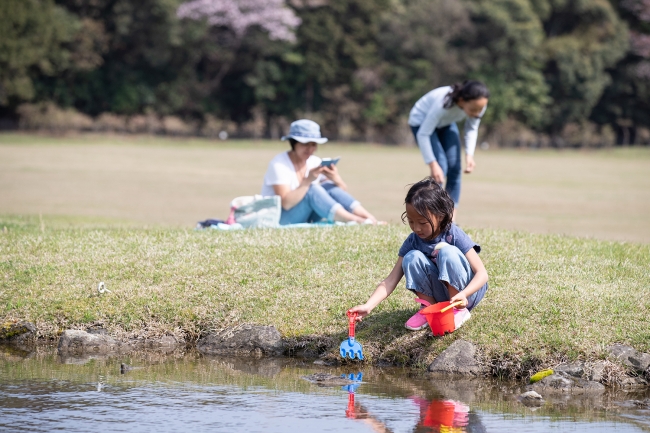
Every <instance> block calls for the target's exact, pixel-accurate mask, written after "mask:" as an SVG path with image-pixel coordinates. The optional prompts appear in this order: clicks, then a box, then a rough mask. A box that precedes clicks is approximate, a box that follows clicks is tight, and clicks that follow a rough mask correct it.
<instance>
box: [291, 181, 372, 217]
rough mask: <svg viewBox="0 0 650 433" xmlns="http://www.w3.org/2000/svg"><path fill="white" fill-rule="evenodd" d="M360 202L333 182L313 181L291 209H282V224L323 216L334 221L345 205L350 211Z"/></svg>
mask: <svg viewBox="0 0 650 433" xmlns="http://www.w3.org/2000/svg"><path fill="white" fill-rule="evenodd" d="M359 204H360V203H359V202H358V201H357V200H355V199H354V197H352V196H351V195H350V194H348V193H347V192H345V191H343V190H342V189H341V188H339V187H338V186H336V185H335V184H334V183H333V182H324V183H322V184H320V185H319V184H316V183H312V184H311V186H310V187H309V190H308V191H307V194H305V197H304V198H303V199H302V200H301V201H300V202H299V203H298V204H297V205H295V206H294V207H292V208H291V209H289V210H285V209H282V215H281V216H280V225H284V224H298V223H308V222H317V221H320V220H322V219H323V218H324V219H326V220H327V221H329V222H332V221H334V215H336V211H337V210H338V209H339V208H340V207H341V206H343V208H344V209H345V210H347V211H348V212H352V211H353V210H354V208H356V207H357V206H359Z"/></svg>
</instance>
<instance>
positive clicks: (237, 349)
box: [196, 324, 284, 356]
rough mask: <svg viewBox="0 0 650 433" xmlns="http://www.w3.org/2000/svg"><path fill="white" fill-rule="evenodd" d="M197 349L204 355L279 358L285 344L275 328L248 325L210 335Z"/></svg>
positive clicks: (203, 339) (202, 339)
mask: <svg viewBox="0 0 650 433" xmlns="http://www.w3.org/2000/svg"><path fill="white" fill-rule="evenodd" d="M196 348H197V350H198V351H199V352H201V353H202V354H204V355H235V356H251V355H252V356H263V355H267V356H279V355H282V352H283V351H284V344H283V343H282V338H281V336H280V332H278V330H277V329H275V327H273V326H259V325H248V324H246V325H241V326H237V327H235V328H231V329H227V330H225V331H222V332H220V333H218V334H209V335H207V336H206V337H204V338H201V339H200V340H199V341H198V342H197V343H196Z"/></svg>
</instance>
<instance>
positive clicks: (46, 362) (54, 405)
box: [0, 348, 650, 433]
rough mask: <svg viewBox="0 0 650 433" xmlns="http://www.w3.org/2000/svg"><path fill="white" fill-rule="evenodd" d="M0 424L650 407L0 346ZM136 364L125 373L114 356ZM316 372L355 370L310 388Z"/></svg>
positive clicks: (589, 427)
mask: <svg viewBox="0 0 650 433" xmlns="http://www.w3.org/2000/svg"><path fill="white" fill-rule="evenodd" d="M0 355H1V356H0V431H17V432H21V431H29V432H44V431H57V430H60V431H67V432H82V431H83V432H86V431H125V432H153V431H155V432H168V431H169V432H171V431H192V432H203V431H210V432H278V433H284V432H290V433H295V432H309V433H316V432H340V431H355V432H395V433H397V432H438V431H440V432H548V431H557V432H567V431H571V432H580V431H589V432H590V433H599V432H606V431H607V432H611V431H617V432H622V433H627V432H630V433H631V432H644V431H645V432H648V431H650V411H648V410H647V409H639V408H638V407H635V406H634V405H633V404H632V403H631V401H632V400H644V399H646V398H649V397H650V395H647V394H639V393H636V394H635V393H622V392H618V393H614V392H610V393H607V394H605V395H603V396H598V397H592V398H577V397H570V396H563V397H558V398H547V401H546V403H545V404H544V405H543V406H542V407H540V408H528V407H526V406H524V405H523V404H522V403H521V402H520V401H519V400H518V398H517V397H518V396H519V395H520V394H521V393H522V392H523V391H525V389H524V387H523V386H521V384H517V383H508V382H499V381H494V380H461V379H455V380H454V379H444V380H442V379H432V378H428V377H426V376H425V375H423V374H420V373H414V372H413V371H409V370H402V369H385V368H382V369H379V368H370V367H363V368H361V369H360V368H359V367H358V366H355V365H350V366H345V367H340V368H331V367H323V366H316V365H314V364H313V363H312V362H311V361H303V360H295V359H263V360H251V359H236V358H211V357H202V356H199V355H197V354H193V353H191V354H178V355H172V356H169V355H167V356H163V355H154V354H147V355H140V356H134V357H121V358H119V357H114V358H105V359H88V358H86V359H75V358H68V359H62V358H59V357H58V356H56V354H55V353H53V352H44V353H32V354H25V353H17V352H14V351H11V350H9V349H8V348H0ZM121 363H126V364H128V365H131V366H134V367H136V368H134V369H133V370H131V371H128V372H126V373H125V374H121V373H120V364H121ZM317 372H325V373H329V374H332V375H336V376H339V375H345V377H350V375H352V376H351V377H352V378H354V379H359V378H360V379H361V381H360V382H355V383H354V384H353V385H348V386H341V385H337V386H328V387H323V386H318V385H317V384H314V383H311V382H308V381H307V380H305V379H304V378H303V377H304V376H307V375H311V374H313V373H317Z"/></svg>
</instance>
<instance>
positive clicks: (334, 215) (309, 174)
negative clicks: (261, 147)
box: [262, 119, 377, 225]
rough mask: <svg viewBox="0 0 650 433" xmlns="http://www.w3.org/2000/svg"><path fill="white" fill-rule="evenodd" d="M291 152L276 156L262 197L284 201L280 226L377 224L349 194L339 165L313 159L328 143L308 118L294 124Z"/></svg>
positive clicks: (266, 176) (291, 131) (291, 132)
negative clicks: (322, 222) (326, 163)
mask: <svg viewBox="0 0 650 433" xmlns="http://www.w3.org/2000/svg"><path fill="white" fill-rule="evenodd" d="M282 140H283V141H284V140H289V143H290V144H291V150H290V151H288V152H282V153H280V154H279V155H277V156H275V158H273V159H272V160H271V162H270V163H269V168H268V170H267V171H266V175H265V176H264V185H263V186H262V195H263V196H271V195H279V196H280V197H281V198H282V215H281V217H280V224H281V225H284V224H296V223H306V222H318V221H320V220H322V219H326V220H327V221H329V222H332V221H345V222H347V221H354V222H357V223H366V224H376V223H377V219H376V218H375V217H374V216H372V215H371V214H370V213H369V212H368V211H367V210H365V209H364V208H363V206H361V203H359V202H358V201H357V200H355V199H354V197H352V196H351V195H350V194H348V193H347V192H346V189H347V187H346V185H345V182H343V179H341V176H340V175H339V172H338V169H337V168H336V165H334V164H333V165H331V166H329V167H325V166H321V159H320V158H319V157H317V156H314V152H316V149H317V147H318V145H319V144H323V143H325V142H327V138H325V137H321V134H320V126H318V124H317V123H316V122H313V121H311V120H307V119H301V120H296V121H295V122H293V123H292V124H291V128H290V130H289V135H287V136H285V137H282Z"/></svg>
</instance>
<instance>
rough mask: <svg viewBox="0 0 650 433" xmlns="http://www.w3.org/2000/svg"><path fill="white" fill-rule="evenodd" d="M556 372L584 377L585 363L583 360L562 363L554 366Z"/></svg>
mask: <svg viewBox="0 0 650 433" xmlns="http://www.w3.org/2000/svg"><path fill="white" fill-rule="evenodd" d="M553 371H554V372H556V373H565V374H567V375H569V376H573V377H580V378H581V377H582V376H583V375H584V372H585V365H584V364H583V363H581V362H574V363H571V364H560V365H558V366H557V367H555V368H553Z"/></svg>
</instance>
